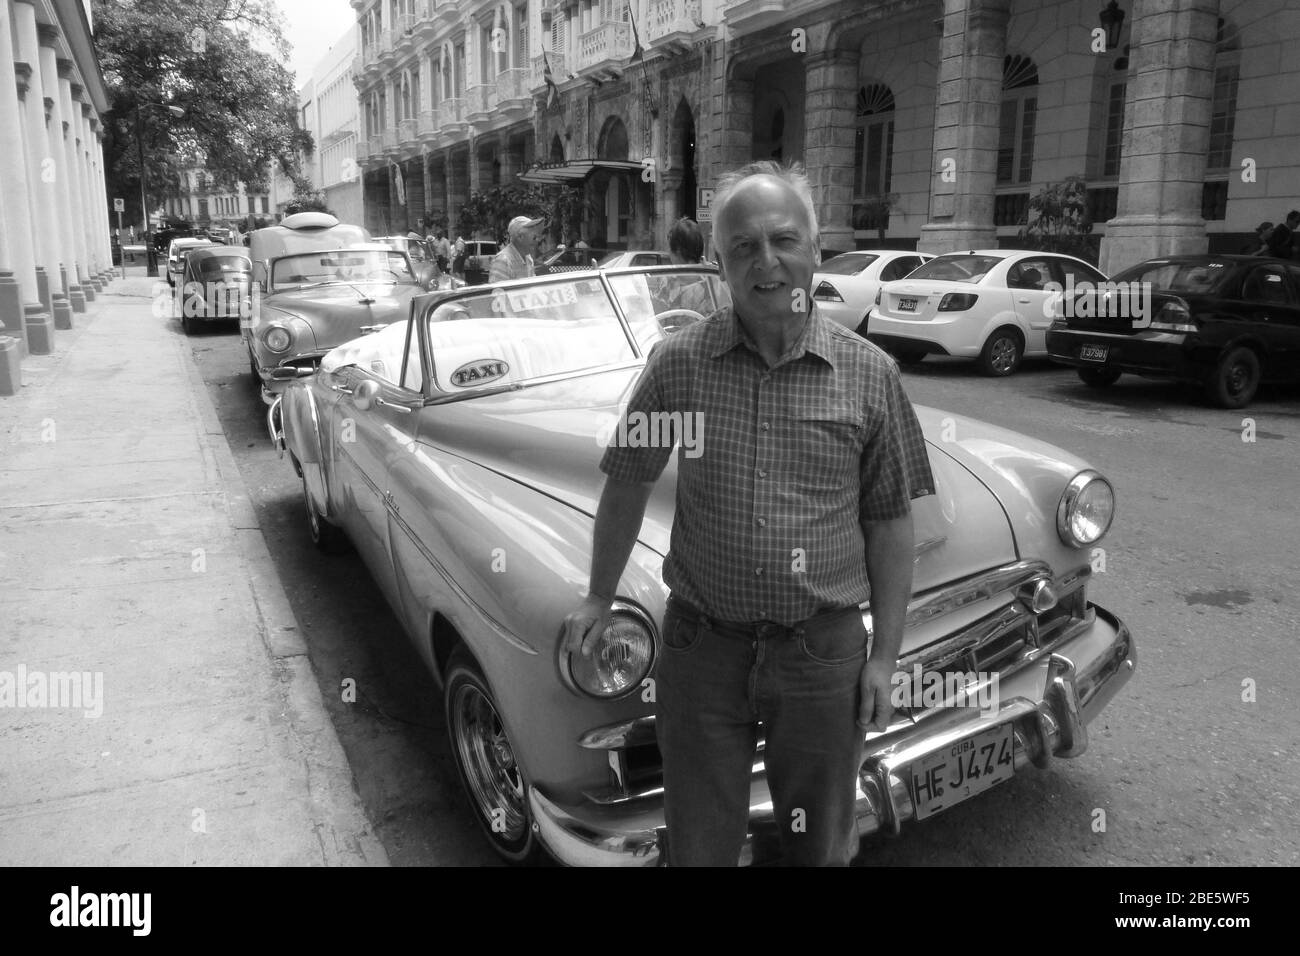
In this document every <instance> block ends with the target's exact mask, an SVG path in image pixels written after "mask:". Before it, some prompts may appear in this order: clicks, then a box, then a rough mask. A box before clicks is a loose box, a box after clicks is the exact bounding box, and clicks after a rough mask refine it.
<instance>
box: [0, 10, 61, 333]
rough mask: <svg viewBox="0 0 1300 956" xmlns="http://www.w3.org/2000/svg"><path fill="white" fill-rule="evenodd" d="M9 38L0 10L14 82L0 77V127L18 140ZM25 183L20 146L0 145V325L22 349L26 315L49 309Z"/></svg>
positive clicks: (21, 76) (3, 51) (3, 59)
mask: <svg viewBox="0 0 1300 956" xmlns="http://www.w3.org/2000/svg"><path fill="white" fill-rule="evenodd" d="M13 50H14V43H13V35H12V28H11V24H10V18H9V15H8V11H5V12H4V13H3V14H0V78H3V77H9V76H14V77H15V78H16V79H17V80H18V83H17V84H16V85H14V86H10V85H9V83H8V82H7V81H5V82H0V129H7V130H13V131H16V132H18V133H19V141H20V142H21V139H22V137H21V130H22V113H21V110H22V109H23V107H24V105H25V104H23V103H20V102H19V92H18V91H19V89H20V88H21V89H22V90H24V93H23V96H24V97H25V96H26V92H25V91H26V89H27V84H28V77H29V75H30V70H28V69H24V70H21V71H19V70H17V69H16V67H15V63H14V57H13ZM30 190H31V186H30V180H29V170H28V168H27V156H26V154H25V152H24V151H23V150H22V149H21V148H20V149H16V150H15V149H5V150H0V210H2V212H0V215H2V216H3V219H4V227H3V228H0V269H10V270H12V271H13V275H14V282H15V283H16V289H15V290H14V291H15V292H16V294H15V295H12V296H10V297H8V298H7V299H6V302H7V303H8V304H7V306H6V307H5V309H4V312H3V313H2V314H0V323H3V325H4V332H3V333H2V334H5V335H12V336H14V337H15V338H17V339H19V340H20V341H21V343H22V346H21V348H22V354H24V355H26V354H27V353H28V352H29V351H30V344H29V342H28V339H27V321H28V318H29V317H30V318H31V319H32V320H33V321H37V320H38V317H40V316H42V315H43V316H44V317H45V321H46V322H48V321H49V314H48V312H46V311H45V309H44V308H43V307H42V306H41V303H40V300H39V297H38V296H39V292H38V287H37V284H36V254H35V245H36V238H35V235H34V233H33V228H32V227H33V223H32V215H31V205H30V195H31V192H30Z"/></svg>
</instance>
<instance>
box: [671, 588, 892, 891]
mask: <svg viewBox="0 0 1300 956" xmlns="http://www.w3.org/2000/svg"><path fill="white" fill-rule="evenodd" d="M663 648H664V649H663V655H662V656H661V657H660V659H659V664H658V667H657V669H656V678H657V679H656V688H655V696H656V702H657V708H656V718H655V721H656V731H657V735H658V738H659V749H660V752H661V753H662V755H663V765H664V802H665V812H666V815H667V827H668V863H669V865H671V866H735V865H736V863H737V860H738V858H739V855H740V850H741V847H742V846H743V844H744V841H745V836H746V832H747V829H748V824H749V786H750V771H751V768H752V766H753V760H754V755H755V749H756V747H757V743H758V726H759V723H760V722H761V723H762V725H763V730H764V735H765V741H766V742H765V750H764V762H765V765H766V773H767V782H768V787H769V789H770V791H771V794H772V804H773V809H774V811H775V817H776V825H777V830H778V832H779V834H780V840H781V847H782V850H783V855H784V861H783V862H785V863H786V864H789V865H796V866H846V865H848V863H849V861H850V860H851V859H852V858H853V856H854V853H855V852H856V849H857V843H858V833H857V819H856V816H855V814H854V803H855V800H856V788H857V771H858V765H859V763H860V761H861V757H862V745H863V732H862V730H861V729H860V728H859V727H858V726H857V716H858V702H859V699H860V695H861V691H860V689H859V684H858V681H859V678H860V676H861V673H862V667H863V665H864V664H865V663H866V630H865V628H864V627H863V624H862V617H861V615H860V614H859V613H858V611H857V608H850V609H847V610H846V611H845V612H843V613H837V614H835V615H833V616H825V615H819V616H818V617H817V618H813V619H812V620H811V621H806V622H804V623H803V624H801V625H797V626H795V627H793V628H780V627H778V626H775V625H770V626H765V627H763V628H761V629H756V628H754V627H752V626H751V627H749V628H748V630H747V632H746V631H744V630H742V628H741V626H739V625H728V624H725V623H722V622H715V621H711V620H709V619H708V618H706V617H703V616H702V615H699V614H698V612H696V611H694V609H692V608H690V606H689V605H683V603H682V602H679V601H677V600H675V599H673V600H670V601H669V603H668V612H667V614H666V615H665V617H664V628H663Z"/></svg>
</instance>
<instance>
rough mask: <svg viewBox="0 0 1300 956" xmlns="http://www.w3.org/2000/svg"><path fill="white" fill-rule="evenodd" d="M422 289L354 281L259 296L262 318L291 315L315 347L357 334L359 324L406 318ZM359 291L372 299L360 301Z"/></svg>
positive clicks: (340, 341) (324, 346) (344, 340)
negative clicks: (303, 326)
mask: <svg viewBox="0 0 1300 956" xmlns="http://www.w3.org/2000/svg"><path fill="white" fill-rule="evenodd" d="M423 291H424V290H423V289H421V288H420V287H419V286H418V285H414V284H408V285H395V284H393V283H391V282H356V283H353V284H352V285H327V286H320V287H318V288H314V289H302V290H301V291H292V290H291V291H287V292H277V293H275V294H273V295H270V296H267V297H265V298H263V299H262V321H263V322H264V323H265V322H268V321H274V320H275V318H276V315H275V313H276V312H279V313H283V314H284V315H288V316H292V317H293V318H296V319H299V320H301V321H302V322H305V323H306V324H307V325H308V326H309V327H310V328H311V331H312V335H314V336H315V339H316V346H317V348H323V349H326V348H333V347H334V346H336V345H341V344H342V343H344V342H347V341H350V340H351V339H355V338H356V337H357V336H359V335H361V334H362V333H361V326H363V325H381V324H387V323H389V322H400V321H402V320H404V319H406V318H408V317H409V316H410V310H411V299H412V298H413V297H414V296H417V295H420V294H421V293H422V292H423ZM362 292H364V293H365V294H366V295H367V296H368V297H369V298H371V299H373V300H374V301H373V302H371V303H369V304H365V303H363V302H362V301H361V295H360V294H359V293H362Z"/></svg>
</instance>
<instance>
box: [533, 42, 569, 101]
mask: <svg viewBox="0 0 1300 956" xmlns="http://www.w3.org/2000/svg"><path fill="white" fill-rule="evenodd" d="M547 63H550V64H551V79H552V80H554V81H555V85H556V86H560V85H562V84H563V83H564V82H565V81H566V80H568V79H569V61H568V58H567V57H565V55H564V54H563V53H552V52H551V51H550V50H547V51H546V56H545V57H540V56H535V57H533V68H532V71H531V74H530V76H529V78H528V86H529V89H531V90H532V91H533V92H537V91H538V90H545V89H546V64H547Z"/></svg>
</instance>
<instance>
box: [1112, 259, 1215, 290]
mask: <svg viewBox="0 0 1300 956" xmlns="http://www.w3.org/2000/svg"><path fill="white" fill-rule="evenodd" d="M1232 272H1233V269H1232V264H1231V263H1230V262H1226V261H1223V260H1219V261H1214V260H1210V261H1208V262H1155V263H1144V264H1143V265H1138V266H1134V267H1133V268H1132V269H1128V270H1126V271H1125V272H1122V273H1120V274H1119V275H1118V276H1116V277H1115V281H1116V282H1119V281H1125V282H1149V283H1150V284H1151V288H1152V289H1154V290H1155V291H1156V292H1176V293H1191V294H1193V295H1214V294H1216V293H1217V292H1219V291H1220V290H1221V289H1222V288H1223V285H1224V283H1225V282H1226V281H1227V279H1228V276H1230V275H1231V274H1232Z"/></svg>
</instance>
